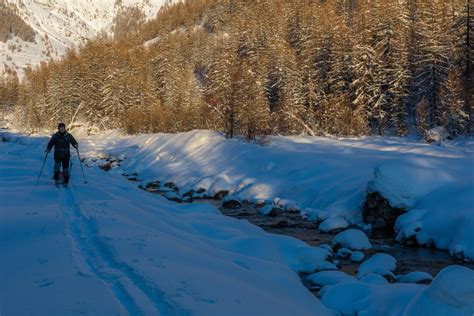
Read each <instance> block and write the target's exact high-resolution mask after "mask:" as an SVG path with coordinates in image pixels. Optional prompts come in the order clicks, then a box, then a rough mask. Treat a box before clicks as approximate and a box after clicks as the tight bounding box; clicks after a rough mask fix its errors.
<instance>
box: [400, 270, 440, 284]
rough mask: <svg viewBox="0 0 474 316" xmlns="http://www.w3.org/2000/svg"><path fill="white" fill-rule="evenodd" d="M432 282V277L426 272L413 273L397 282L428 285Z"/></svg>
mask: <svg viewBox="0 0 474 316" xmlns="http://www.w3.org/2000/svg"><path fill="white" fill-rule="evenodd" d="M432 280H433V276H432V275H431V274H429V273H428V272H423V271H413V272H409V273H407V274H405V275H403V276H402V277H401V278H400V279H399V280H398V282H399V283H422V284H425V283H430V282H431V281H432Z"/></svg>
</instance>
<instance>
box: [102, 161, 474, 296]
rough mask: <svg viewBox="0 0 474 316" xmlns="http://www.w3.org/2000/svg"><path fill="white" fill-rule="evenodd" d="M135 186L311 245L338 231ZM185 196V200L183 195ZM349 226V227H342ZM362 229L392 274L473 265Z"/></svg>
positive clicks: (353, 269)
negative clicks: (388, 260) (392, 264)
mask: <svg viewBox="0 0 474 316" xmlns="http://www.w3.org/2000/svg"><path fill="white" fill-rule="evenodd" d="M118 163H120V161H118ZM104 166H105V167H104ZM99 167H101V169H103V170H105V171H108V170H110V169H113V168H114V167H115V166H114V165H113V163H112V164H111V163H110V162H109V163H107V164H105V165H102V166H100V165H99ZM124 176H125V177H126V178H127V179H128V180H129V181H131V182H135V183H137V182H138V181H140V180H138V179H137V177H138V176H137V174H131V175H128V174H124ZM139 187H140V188H141V189H143V190H145V191H148V192H150V193H151V194H160V195H163V196H164V197H165V198H168V199H169V200H172V201H175V202H176V203H185V202H186V203H189V202H191V203H206V204H212V205H214V206H215V207H217V208H218V209H219V210H220V211H221V212H222V214H224V215H226V216H229V217H233V218H237V219H240V220H246V221H248V222H250V223H252V224H254V225H257V226H259V227H261V228H262V229H264V230H265V231H266V232H268V233H273V234H280V235H286V236H291V237H294V238H297V239H300V240H302V241H304V242H306V243H307V244H309V245H311V246H319V245H322V244H328V245H330V244H331V241H332V239H333V238H334V236H335V235H336V234H337V233H338V232H339V231H336V232H331V233H326V232H321V231H320V230H319V229H318V223H316V222H313V221H310V220H307V219H304V218H302V217H301V215H300V213H299V212H278V213H277V214H276V216H266V215H262V214H261V213H259V211H258V210H259V207H258V206H257V205H255V204H252V203H245V202H243V203H242V205H241V207H238V208H226V207H223V203H222V198H223V196H224V195H225V194H224V195H223V196H219V199H212V198H206V197H205V194H204V195H203V192H201V193H200V194H199V195H198V196H199V197H198V198H196V196H197V195H194V194H196V192H194V193H191V194H190V195H189V196H187V194H183V195H182V197H183V199H182V200H179V199H174V198H173V197H172V196H173V194H171V195H168V193H177V194H178V195H179V189H178V188H177V187H176V186H175V185H174V183H168V184H164V185H161V183H160V181H154V182H151V183H148V184H146V185H145V186H142V185H139ZM185 197H186V200H185V199H184V198H185ZM190 197H193V198H190ZM203 197H204V198H203ZM349 228H351V227H348V228H346V229H349ZM355 228H357V227H355ZM359 229H360V228H359ZM340 231H341V230H340ZM365 233H366V234H367V235H368V237H369V240H370V243H371V244H372V249H370V250H368V251H364V253H365V255H366V258H367V257H369V256H371V255H372V254H375V253H380V252H382V253H387V254H389V255H391V256H393V257H394V258H395V259H396V260H397V268H396V270H395V271H394V274H395V275H403V274H406V273H408V272H412V271H423V272H427V273H429V274H431V275H432V276H433V277H435V276H436V275H437V274H438V272H439V271H440V270H442V269H443V268H445V267H446V266H449V265H453V264H457V265H463V266H466V267H469V268H471V269H474V263H472V262H466V261H463V260H459V259H456V258H454V257H452V256H451V255H450V254H449V252H447V251H444V250H439V249H435V248H428V247H421V246H407V245H402V244H400V243H398V242H397V241H396V240H395V239H393V238H390V237H381V236H380V235H378V236H376V234H374V236H370V232H365ZM375 237H376V238H375ZM334 263H337V266H338V268H339V270H340V271H343V272H345V273H347V274H349V275H356V274H357V269H358V267H359V265H360V262H359V263H357V262H353V261H351V260H350V259H349V258H340V257H336V256H335V255H334ZM300 276H301V279H302V282H303V284H304V285H305V286H306V287H308V289H309V290H310V291H311V292H313V293H314V294H317V292H318V290H319V288H313V287H312V284H310V282H309V281H307V280H306V276H307V275H304V274H301V275H300Z"/></svg>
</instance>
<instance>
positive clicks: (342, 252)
mask: <svg viewBox="0 0 474 316" xmlns="http://www.w3.org/2000/svg"><path fill="white" fill-rule="evenodd" d="M351 255H352V250H350V249H347V248H339V249H338V250H337V252H336V257H339V258H349V257H350V256H351Z"/></svg>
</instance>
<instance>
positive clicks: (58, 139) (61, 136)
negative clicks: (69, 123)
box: [46, 123, 79, 186]
mask: <svg viewBox="0 0 474 316" xmlns="http://www.w3.org/2000/svg"><path fill="white" fill-rule="evenodd" d="M70 145H72V146H73V147H74V148H76V149H77V148H78V146H79V144H78V143H77V141H76V140H75V139H74V137H73V136H72V135H71V134H69V133H68V132H67V131H66V125H65V124H64V123H59V125H58V131H57V132H56V133H55V134H54V135H53V136H52V137H51V139H50V140H49V143H48V146H47V147H46V153H49V152H50V151H51V149H52V148H53V146H54V180H55V182H56V185H58V184H59V174H60V172H61V165H62V167H63V181H64V185H65V186H67V184H68V183H69V159H70V158H71V152H70V151H69V148H70Z"/></svg>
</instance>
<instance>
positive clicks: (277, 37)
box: [0, 0, 474, 138]
mask: <svg viewBox="0 0 474 316" xmlns="http://www.w3.org/2000/svg"><path fill="white" fill-rule="evenodd" d="M472 10H473V5H472V4H470V1H465V0H447V1H446V0H422V1H420V0H400V1H393V0H375V1H374V0H370V1H369V0H334V1H324V0H319V1H316V0H313V1H310V0H292V1H274V0H259V1H245V0H240V1H238V0H221V1H217V0H192V1H185V2H178V3H175V4H173V5H167V6H165V7H163V8H162V9H160V11H159V12H158V14H157V16H156V18H155V19H153V20H151V21H148V22H144V21H143V15H142V14H140V12H138V11H137V10H135V9H131V8H129V9H127V10H123V11H122V12H121V15H120V16H119V17H118V18H117V19H116V21H117V24H116V26H115V27H114V29H115V30H117V34H116V35H115V36H106V35H101V36H100V37H98V38H95V39H93V40H90V41H89V42H88V43H87V44H85V45H84V46H83V47H81V48H80V49H79V50H78V51H72V50H71V51H69V52H67V54H66V55H65V56H64V58H63V59H61V60H59V61H51V62H49V63H44V64H42V65H41V66H40V67H38V68H36V69H29V70H28V71H27V72H26V74H25V76H24V78H23V79H22V80H21V81H20V82H19V83H16V84H15V85H14V87H15V88H14V89H12V88H11V87H12V86H13V85H12V83H11V82H10V81H11V80H13V79H11V80H10V79H8V78H12V77H13V76H9V77H4V78H3V79H2V81H3V84H1V85H0V87H2V88H1V89H2V90H3V92H2V94H0V97H1V98H2V99H0V103H1V104H3V105H4V104H6V101H5V100H6V99H8V100H9V103H8V104H9V108H11V109H13V111H14V113H15V116H16V118H17V119H16V121H17V122H18V123H19V124H20V125H21V126H22V127H24V128H27V129H29V130H39V129H43V128H52V127H53V126H55V125H56V124H57V122H58V121H64V122H66V123H67V124H73V123H74V122H75V121H78V120H79V121H83V122H88V123H90V124H93V125H95V126H98V127H100V128H102V129H110V128H117V127H121V128H124V129H125V130H126V131H127V132H129V133H140V132H181V131H188V130H192V129H211V130H217V131H222V132H224V133H225V134H226V135H227V136H228V137H233V136H235V135H243V136H245V137H248V138H256V137H260V136H264V135H268V134H283V135H293V134H308V135H337V136H359V135H370V134H379V135H383V134H394V133H395V134H397V135H400V136H404V135H407V133H408V132H409V128H416V130H417V131H418V132H419V133H420V134H421V135H422V136H424V135H425V134H426V132H427V130H429V129H430V128H433V127H438V126H441V127H443V128H444V129H445V130H446V131H447V134H448V135H449V136H451V137H456V136H458V135H462V134H467V133H470V131H471V130H472V128H473V118H472V115H473V112H474V104H473V99H472V87H473V82H474V80H473V71H472V59H473V51H474V50H473V47H472V38H473V35H474V32H473V30H472ZM128 15H129V16H128ZM120 23H121V24H120ZM127 30H128V32H127ZM16 80H18V79H16ZM5 87H9V88H8V90H7V89H6V88H5ZM10 94H14V95H15V97H14V98H12V96H11V95H10ZM12 103H13V104H12Z"/></svg>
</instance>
